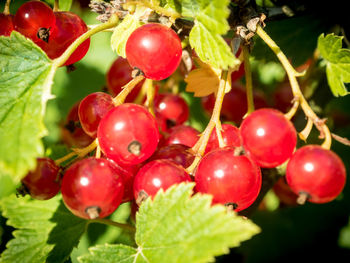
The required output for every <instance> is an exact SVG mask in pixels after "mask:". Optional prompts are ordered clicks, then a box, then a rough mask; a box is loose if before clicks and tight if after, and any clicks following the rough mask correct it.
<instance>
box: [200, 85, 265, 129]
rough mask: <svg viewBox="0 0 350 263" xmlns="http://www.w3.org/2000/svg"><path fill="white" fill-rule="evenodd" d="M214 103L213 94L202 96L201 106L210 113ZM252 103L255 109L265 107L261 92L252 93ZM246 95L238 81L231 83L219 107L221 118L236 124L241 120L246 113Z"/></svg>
mask: <svg viewBox="0 0 350 263" xmlns="http://www.w3.org/2000/svg"><path fill="white" fill-rule="evenodd" d="M214 104H215V96H214V95H213V94H212V95H209V96H207V97H203V98H202V105H203V108H204V109H205V110H206V111H207V112H208V113H209V114H211V113H212V111H213V108H214ZM254 105H255V108H256V109H260V108H264V107H267V106H268V105H267V102H266V99H265V98H264V96H263V95H262V94H261V93H258V92H255V93H254ZM247 109H248V106H247V95H246V92H245V88H244V87H243V86H242V85H241V84H240V83H239V82H237V81H236V82H233V83H232V89H231V91H230V92H228V93H226V94H225V97H224V101H223V103H222V108H221V119H222V120H223V121H233V122H234V123H236V124H240V123H241V122H242V119H243V116H244V115H245V114H246V113H247Z"/></svg>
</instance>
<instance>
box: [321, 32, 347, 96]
mask: <svg viewBox="0 0 350 263" xmlns="http://www.w3.org/2000/svg"><path fill="white" fill-rule="evenodd" d="M317 47H318V49H319V51H320V54H321V56H322V57H323V58H324V59H325V60H326V61H327V66H326V67H327V68H326V73H327V79H328V84H329V86H330V88H331V91H332V92H333V95H334V96H336V97H338V96H345V95H347V94H349V92H348V90H347V89H346V87H345V84H344V83H349V82H350V50H349V49H345V48H342V37H339V36H335V35H334V34H329V35H326V36H324V34H322V35H320V36H319V38H318V45H317Z"/></svg>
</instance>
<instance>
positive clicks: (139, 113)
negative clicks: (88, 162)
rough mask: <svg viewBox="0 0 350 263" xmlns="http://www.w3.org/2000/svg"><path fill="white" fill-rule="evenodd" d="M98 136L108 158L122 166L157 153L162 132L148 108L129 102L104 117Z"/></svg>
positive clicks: (139, 161)
mask: <svg viewBox="0 0 350 263" xmlns="http://www.w3.org/2000/svg"><path fill="white" fill-rule="evenodd" d="M97 138H98V141H99V144H100V146H101V150H102V151H103V152H104V153H105V154H106V156H107V157H108V158H110V159H112V160H113V161H115V162H116V163H118V164H121V165H135V164H138V163H141V162H143V161H145V160H146V159H148V158H149V157H150V156H151V155H152V154H153V153H154V151H155V150H156V148H157V145H158V142H159V131H158V127H157V122H156V120H155V118H154V117H153V116H152V115H151V114H150V113H149V112H148V110H147V109H146V108H145V107H143V106H140V105H137V104H132V103H125V104H122V105H120V106H117V107H115V108H113V109H112V110H110V111H109V112H108V113H107V114H106V115H105V116H104V117H103V118H102V120H101V121H100V125H99V127H98V130H97Z"/></svg>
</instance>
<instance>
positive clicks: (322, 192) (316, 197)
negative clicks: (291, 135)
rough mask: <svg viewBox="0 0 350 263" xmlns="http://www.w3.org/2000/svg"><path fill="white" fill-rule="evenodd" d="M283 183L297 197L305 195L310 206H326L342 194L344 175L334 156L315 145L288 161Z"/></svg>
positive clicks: (340, 161) (338, 159)
mask: <svg viewBox="0 0 350 263" xmlns="http://www.w3.org/2000/svg"><path fill="white" fill-rule="evenodd" d="M286 179H287V183H288V185H289V186H290V188H291V189H292V190H293V191H294V192H295V193H296V194H297V195H299V194H301V193H304V194H307V195H308V199H307V200H308V201H310V202H312V203H327V202H330V201H332V200H334V199H335V198H336V197H337V196H338V195H339V194H340V193H341V192H342V190H343V188H344V185H345V181H346V171H345V167H344V164H343V162H342V160H341V159H340V158H339V157H338V155H336V154H335V153H334V152H332V151H330V150H326V149H323V148H322V147H321V146H318V145H307V146H304V147H301V148H299V149H298V150H297V151H296V152H295V153H294V154H293V156H292V158H291V159H290V160H289V162H288V165H287V171H286Z"/></svg>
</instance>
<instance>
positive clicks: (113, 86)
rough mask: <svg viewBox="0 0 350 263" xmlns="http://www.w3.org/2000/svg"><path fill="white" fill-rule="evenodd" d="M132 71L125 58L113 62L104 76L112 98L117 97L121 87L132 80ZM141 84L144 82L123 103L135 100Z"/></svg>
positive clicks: (139, 84) (140, 84)
mask: <svg viewBox="0 0 350 263" xmlns="http://www.w3.org/2000/svg"><path fill="white" fill-rule="evenodd" d="M132 70H133V69H132V67H131V66H130V65H129V62H128V61H127V60H126V59H125V58H122V57H118V58H117V59H116V60H115V61H114V62H113V64H112V65H111V66H110V68H109V70H108V72H107V75H106V82H107V88H108V92H109V93H110V94H112V96H117V95H118V94H119V92H121V91H122V87H123V86H125V85H126V84H128V83H129V82H130V81H131V80H132V76H131V73H132ZM143 82H144V81H141V82H140V83H138V84H137V85H136V87H134V88H133V90H132V91H131V92H130V94H129V95H128V96H127V97H126V100H125V102H133V101H134V100H135V99H136V97H137V95H138V94H139V92H140V90H141V87H142V84H143Z"/></svg>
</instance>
